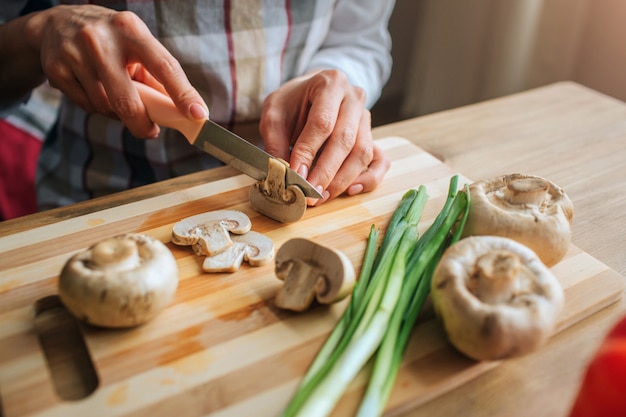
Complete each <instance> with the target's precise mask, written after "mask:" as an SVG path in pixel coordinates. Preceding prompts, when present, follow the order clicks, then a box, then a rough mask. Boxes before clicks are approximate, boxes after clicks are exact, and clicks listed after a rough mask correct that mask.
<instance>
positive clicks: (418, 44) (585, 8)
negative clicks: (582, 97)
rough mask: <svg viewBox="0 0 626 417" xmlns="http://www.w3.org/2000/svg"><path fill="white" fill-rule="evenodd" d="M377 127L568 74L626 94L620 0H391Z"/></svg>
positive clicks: (625, 8)
mask: <svg viewBox="0 0 626 417" xmlns="http://www.w3.org/2000/svg"><path fill="white" fill-rule="evenodd" d="M390 31H391V35H392V39H393V51H392V54H393V57H394V67H393V71H392V75H391V78H390V80H389V82H388V83H387V85H386V86H385V89H384V91H383V94H382V96H381V98H380V100H379V102H378V103H377V104H376V106H375V107H374V108H373V109H372V116H373V123H374V125H379V124H383V123H389V122H393V121H397V120H402V119H406V118H410V117H415V116H420V115H424V114H428V113H433V112H436V111H441V110H445V109H449V108H453V107H458V106H462V105H466V104H471V103H475V102H478V101H483V100H486V99H490V98H495V97H499V96H503V95H507V94H511V93H515V92H519V91H523V90H527V89H530V88H534V87H539V86H542V85H546V84H551V83H554V82H557V81H563V80H571V81H575V82H578V83H580V84H583V85H585V86H588V87H590V88H593V89H595V90H597V91H600V92H603V93H605V94H608V95H610V96H613V97H615V98H618V99H620V100H626V1H623V0H507V1H502V0H472V1H464V0H396V8H395V10H394V12H393V15H392V17H391V22H390Z"/></svg>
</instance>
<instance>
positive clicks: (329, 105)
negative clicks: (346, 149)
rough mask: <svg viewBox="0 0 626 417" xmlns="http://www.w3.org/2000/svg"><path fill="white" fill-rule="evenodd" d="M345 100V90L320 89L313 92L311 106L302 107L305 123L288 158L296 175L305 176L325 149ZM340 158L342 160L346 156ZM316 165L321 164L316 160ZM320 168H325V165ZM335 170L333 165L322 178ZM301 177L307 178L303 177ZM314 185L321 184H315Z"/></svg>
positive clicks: (319, 174)
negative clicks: (330, 170) (297, 173)
mask: <svg viewBox="0 0 626 417" xmlns="http://www.w3.org/2000/svg"><path fill="white" fill-rule="evenodd" d="M344 97H345V92H344V91H338V90H336V89H334V88H320V89H317V90H316V91H315V92H314V93H312V100H311V105H310V108H309V109H308V111H307V110H306V109H304V108H302V109H301V114H303V116H304V117H306V122H305V123H304V127H303V128H302V131H301V132H299V135H298V138H297V139H296V141H295V143H294V145H293V149H292V151H291V156H290V158H289V163H290V164H291V166H292V168H293V169H294V170H296V171H297V172H299V173H300V172H304V173H307V174H308V172H309V170H310V169H311V166H312V165H313V161H314V160H315V159H316V157H318V152H319V151H320V149H321V148H322V146H328V143H327V141H329V140H330V138H331V135H332V134H333V131H334V130H335V126H336V123H337V118H338V117H339V112H340V108H341V107H342V101H343V100H344ZM307 101H308V100H307ZM347 108H349V106H347ZM296 133H298V132H296ZM343 156H344V157H345V154H344V155H343ZM327 158H328V156H327ZM342 160H343V158H342ZM317 165H318V166H319V165H320V164H319V161H318V163H317ZM321 165H322V166H324V163H322V164H321ZM334 165H336V164H334ZM337 168H338V167H337V166H335V167H334V169H333V170H332V172H330V173H329V174H327V175H326V176H325V177H326V178H327V177H328V176H329V175H330V176H332V175H334V173H335V172H336V169H337ZM316 175H318V176H321V170H318V173H317V174H316ZM303 176H305V177H306V175H303ZM328 182H329V179H328V178H327V180H326V182H325V183H324V184H323V185H324V187H325V186H326V185H327V184H328ZM316 184H321V183H319V182H317V183H316ZM316 184H314V185H316Z"/></svg>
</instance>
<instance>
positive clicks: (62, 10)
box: [27, 5, 208, 138]
mask: <svg viewBox="0 0 626 417" xmlns="http://www.w3.org/2000/svg"><path fill="white" fill-rule="evenodd" d="M27 36H28V40H29V43H30V44H31V46H32V47H33V48H38V49H39V53H40V57H41V65H42V69H43V72H44V74H45V76H46V77H47V79H48V82H49V83H50V85H51V86H53V87H56V88H58V89H59V90H61V91H62V92H63V93H64V94H65V95H66V96H67V97H68V98H69V99H71V100H72V101H74V102H75V103H77V104H78V105H79V106H81V107H82V108H83V109H84V110H85V111H87V112H97V113H101V114H104V115H107V116H111V117H117V118H119V119H120V120H121V121H122V122H123V123H124V124H125V125H126V126H127V127H128V129H129V130H130V131H131V132H132V133H133V134H134V135H135V136H137V137H142V138H150V137H155V136H156V135H157V134H158V132H159V128H158V126H157V125H155V124H154V123H153V122H152V121H151V120H150V119H149V117H148V115H147V113H146V109H145V107H144V105H143V103H142V102H141V100H140V98H139V94H138V93H137V91H136V89H135V87H134V86H133V84H132V82H131V81H132V80H136V81H140V82H143V83H145V84H149V85H150V86H152V87H154V88H157V89H159V90H161V91H162V92H164V93H166V94H168V95H169V96H170V97H171V98H172V100H173V101H174V103H175V104H176V106H177V107H178V109H179V110H180V111H181V113H182V114H184V115H186V116H187V117H189V118H190V119H204V118H206V117H207V116H208V110H207V106H206V104H205V103H204V101H203V100H202V98H201V97H200V95H199V94H198V92H197V91H196V90H195V89H194V88H193V87H192V86H191V84H190V82H189V80H188V79H187V77H186V75H185V73H184V71H183V69H182V67H181V65H180V64H179V62H178V61H177V60H176V59H175V58H174V57H173V56H172V55H171V54H170V53H169V52H168V51H167V49H165V47H164V46H163V45H162V44H161V43H160V42H159V41H158V40H157V39H156V38H155V37H154V36H152V34H151V33H150V30H149V29H148V27H147V26H146V25H145V23H144V22H142V21H141V20H140V19H139V18H138V17H137V15H135V14H134V13H132V12H127V11H123V12H118V11H115V10H111V9H107V8H104V7H100V6H94V5H80V6H56V7H53V8H51V9H48V10H46V11H43V12H39V13H37V14H33V15H32V16H31V18H30V20H29V22H28V23H27Z"/></svg>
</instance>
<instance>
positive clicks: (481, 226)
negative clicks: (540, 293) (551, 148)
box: [463, 174, 574, 266]
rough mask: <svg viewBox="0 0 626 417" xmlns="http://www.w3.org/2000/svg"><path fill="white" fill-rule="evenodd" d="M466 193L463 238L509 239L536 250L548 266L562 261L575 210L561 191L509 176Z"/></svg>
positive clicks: (520, 176)
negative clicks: (467, 209) (486, 236)
mask: <svg viewBox="0 0 626 417" xmlns="http://www.w3.org/2000/svg"><path fill="white" fill-rule="evenodd" d="M469 190H470V201H471V203H470V211H469V216H468V219H467V223H466V224H465V228H464V230H463V236H476V235H495V236H503V237H509V238H511V239H514V240H516V241H518V242H520V243H522V244H524V245H526V246H528V247H529V248H530V249H532V250H533V251H535V253H537V255H538V256H539V258H540V259H541V260H542V261H543V263H545V264H546V265H547V266H553V265H555V264H557V263H558V262H559V261H560V260H561V259H563V257H564V256H565V254H566V253H567V251H568V249H569V245H570V240H571V224H572V220H573V217H574V208H573V205H572V201H571V200H570V199H569V197H568V195H567V194H566V193H565V191H564V190H563V189H562V188H560V187H558V186H557V185H555V184H554V183H552V182H551V181H549V180H547V179H545V178H542V177H538V176H534V175H526V174H510V175H503V176H499V177H495V178H491V179H487V180H484V181H477V182H474V183H472V184H470V187H469Z"/></svg>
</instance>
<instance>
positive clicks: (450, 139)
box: [0, 83, 626, 416]
mask: <svg viewBox="0 0 626 417" xmlns="http://www.w3.org/2000/svg"><path fill="white" fill-rule="evenodd" d="M374 134H375V136H376V137H377V138H383V137H389V136H400V137H403V138H407V139H410V140H411V141H413V142H414V143H415V144H417V145H419V146H420V147H421V148H423V149H425V150H427V151H429V152H431V153H432V154H433V155H435V156H437V157H438V158H439V159H441V160H442V161H443V162H444V163H445V164H446V165H448V166H449V167H450V168H452V169H453V170H454V171H457V172H460V173H462V174H463V175H464V176H466V177H468V178H470V179H480V178H486V177H490V176H494V175H499V174H505V173H511V172H526V173H532V174H537V175H541V176H545V177H547V178H550V179H551V180H553V181H554V182H556V183H557V184H559V185H560V186H562V187H563V188H565V189H566V190H567V192H568V194H569V195H570V197H571V198H572V200H573V202H574V205H575V222H574V228H573V243H574V245H576V246H577V247H579V248H580V249H582V250H583V251H585V252H587V253H589V254H590V255H592V256H593V257H595V258H597V259H598V260H600V261H602V262H604V263H605V264H606V265H608V266H609V267H611V268H613V269H614V270H616V271H618V272H619V273H620V274H621V275H622V276H625V275H626V257H625V256H624V249H623V248H624V243H625V242H626V210H624V209H623V208H622V207H623V206H624V204H625V203H626V181H625V180H624V176H625V174H626V105H625V104H624V103H622V102H619V101H617V100H614V99H611V98H608V97H606V96H604V95H601V94H599V93H596V92H594V91H591V90H589V89H587V88H584V87H582V86H579V85H577V84H573V83H559V84H554V85H550V86H547V87H543V88H540V89H536V90H532V91H528V92H524V93H520V94H516V95H512V96H508V97H504V98H500V99H496V100H491V101H488V102H484V103H479V104H475V105H471V106H466V107H462V108H459V109H454V110H449V111H445V112H441V113H437V114H433V115H428V116H424V117H420V118H416V119H411V120H407V121H402V122H398V123H394V124H390V125H386V126H382V127H378V128H376V129H375V130H374ZM233 174H234V172H233V170H231V169H230V168H227V167H224V168H218V169H215V170H211V171H205V172H200V173H197V174H193V175H189V176H186V177H182V178H177V179H173V180H169V181H165V182H162V183H159V184H156V185H151V186H146V187H142V188H138V189H135V190H130V191H128V192H124V193H120V194H117V195H113V196H110V197H104V198H99V199H94V200H92V201H89V202H85V203H81V204H77V205H74V206H70V207H65V208H61V209H57V210H51V211H48V212H43V213H39V214H36V215H31V216H26V217H23V218H20V219H15V220H10V221H6V222H3V223H0V237H2V236H9V235H11V234H14V233H17V232H21V231H28V230H29V229H31V228H33V227H36V226H41V225H42V224H53V223H55V222H58V221H61V220H65V219H71V218H74V217H76V216H78V215H83V214H87V213H95V212H98V211H101V210H105V209H108V208H111V207H115V206H118V205H120V204H126V203H129V202H133V201H139V200H143V199H147V198H150V197H154V196H158V195H161V194H164V193H167V192H169V191H172V190H181V189H186V188H190V187H193V186H196V185H198V184H203V183H206V182H209V181H217V180H221V179H225V178H229V177H231V176H232V175H233ZM0 279H1V278H0ZM625 314H626V299H624V298H622V299H621V300H620V301H619V302H617V303H615V304H612V305H611V306H609V307H607V308H605V309H603V310H601V311H600V312H598V313H596V314H593V315H592V316H590V317H588V318H587V319H585V320H583V321H581V322H579V323H577V324H574V325H573V326H571V327H569V328H567V329H566V330H564V331H562V332H561V333H559V334H558V335H556V336H555V337H554V338H553V339H551V340H550V342H549V343H548V344H547V345H546V346H545V347H544V348H542V349H541V350H540V351H539V352H536V353H535V354H532V355H530V356H527V357H523V358H519V359H513V360H507V361H504V362H503V363H502V364H501V365H499V366H497V367H495V368H494V369H492V370H490V371H488V372H486V373H483V374H482V375H480V376H478V377H477V378H475V379H473V380H471V381H469V382H467V383H465V384H464V385H462V386H460V387H458V388H455V389H453V390H451V391H449V392H448V393H446V394H444V395H442V396H440V397H438V398H434V399H433V400H431V401H429V402H427V403H425V404H423V405H421V406H420V407H418V408H416V409H414V410H411V411H409V412H408V413H407V414H406V415H409V416H422V415H423V416H431V415H437V416H457V415H471V416H494V415H506V416H528V415H536V416H565V415H566V413H567V410H568V408H569V405H570V404H571V401H572V399H573V397H574V395H575V394H576V390H577V387H578V383H579V379H580V377H581V375H582V373H583V371H584V368H585V366H586V363H587V361H588V360H589V358H590V357H591V356H592V355H593V353H594V351H595V349H596V348H597V346H598V344H599V343H600V341H601V339H602V337H603V336H604V334H605V333H606V332H607V331H608V329H609V328H610V327H611V326H612V325H613V324H614V323H615V322H616V321H617V320H618V319H619V318H621V317H622V316H623V315H625ZM0 389H1V387H0Z"/></svg>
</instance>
